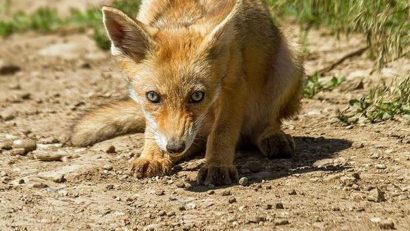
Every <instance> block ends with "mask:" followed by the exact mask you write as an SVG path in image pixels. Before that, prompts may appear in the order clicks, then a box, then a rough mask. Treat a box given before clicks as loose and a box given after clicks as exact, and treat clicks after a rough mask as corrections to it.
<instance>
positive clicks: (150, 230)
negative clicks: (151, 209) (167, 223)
mask: <svg viewBox="0 0 410 231" xmlns="http://www.w3.org/2000/svg"><path fill="white" fill-rule="evenodd" d="M156 230H161V225H160V224H150V225H147V226H145V227H144V231H156Z"/></svg>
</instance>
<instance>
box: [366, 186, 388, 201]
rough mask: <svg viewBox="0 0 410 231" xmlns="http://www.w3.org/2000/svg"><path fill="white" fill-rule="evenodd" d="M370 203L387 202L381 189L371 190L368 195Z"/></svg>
mask: <svg viewBox="0 0 410 231" xmlns="http://www.w3.org/2000/svg"><path fill="white" fill-rule="evenodd" d="M367 200H368V201H373V202H383V201H385V200H386V199H385V197H384V192H383V191H381V190H380V189H379V188H374V189H372V190H370V192H369V194H368V195H367Z"/></svg>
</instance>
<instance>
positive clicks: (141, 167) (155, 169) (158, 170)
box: [132, 158, 172, 178]
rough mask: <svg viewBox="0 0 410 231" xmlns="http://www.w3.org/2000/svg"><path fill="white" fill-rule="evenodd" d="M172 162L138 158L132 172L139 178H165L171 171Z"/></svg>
mask: <svg viewBox="0 0 410 231" xmlns="http://www.w3.org/2000/svg"><path fill="white" fill-rule="evenodd" d="M171 168H172V162H171V161H170V160H168V159H165V158H163V159H146V158H137V159H135V160H134V161H133V163H132V172H133V173H134V176H136V177H137V178H146V177H154V176H164V175H166V174H168V173H169V172H170V171H171Z"/></svg>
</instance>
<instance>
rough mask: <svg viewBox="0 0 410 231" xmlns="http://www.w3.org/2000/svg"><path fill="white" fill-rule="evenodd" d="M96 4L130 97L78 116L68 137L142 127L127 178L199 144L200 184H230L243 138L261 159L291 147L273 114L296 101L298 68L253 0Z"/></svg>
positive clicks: (155, 170) (285, 112)
mask: <svg viewBox="0 0 410 231" xmlns="http://www.w3.org/2000/svg"><path fill="white" fill-rule="evenodd" d="M102 12H103V20H104V25H105V28H106V31H107V34H108V37H109V39H110V40H111V45H112V47H111V51H112V54H113V56H114V57H115V58H116V59H117V60H118V62H119V66H120V68H121V69H122V70H123V71H124V73H125V74H126V76H127V79H128V84H129V94H130V98H131V99H130V100H128V101H120V102H117V103H114V104H111V105H107V106H105V107H102V108H99V109H96V110H94V111H91V112H89V113H88V114H86V115H85V116H83V117H82V118H81V119H80V120H79V121H78V123H77V124H76V125H75V126H74V128H73V132H72V137H71V141H72V143H73V145H76V146H88V145H92V144H94V143H96V142H99V141H102V140H105V139H109V138H112V137H114V136H118V135H121V134H126V133H130V132H142V131H145V144H144V148H143V152H142V154H141V155H140V156H139V157H138V158H136V159H135V160H133V164H132V169H133V171H134V173H135V174H136V176H137V177H140V178H141V177H152V176H157V175H164V174H167V173H169V172H170V169H171V168H172V165H173V163H175V162H177V161H180V160H181V159H182V158H184V157H187V156H189V155H191V154H193V153H201V152H202V153H205V159H206V163H205V165H204V166H203V167H202V168H201V169H200V171H199V173H198V176H197V180H198V183H200V184H205V185H207V184H214V185H225V184H231V183H235V182H237V180H238V173H237V170H236V167H235V165H234V154H235V149H236V148H237V147H238V146H239V145H241V144H243V143H251V144H254V145H255V146H256V147H258V149H259V150H260V152H262V153H263V154H264V155H266V156H267V157H272V158H276V157H289V156H290V155H291V154H292V152H293V151H294V143H293V140H292V138H291V137H290V136H289V135H287V134H285V133H284V132H283V131H282V130H281V120H282V119H285V118H289V117H290V116H292V115H294V114H295V113H296V112H297V111H298V109H299V105H300V96H301V86H302V82H303V76H304V71H303V67H302V65H301V62H300V61H299V59H298V58H297V57H296V55H294V54H293V53H292V51H291V49H290V48H289V46H288V44H287V41H286V39H285V37H284V36H283V35H282V33H281V31H280V30H279V29H278V28H277V27H276V26H275V25H274V23H273V22H272V19H271V15H270V12H269V10H268V8H267V7H266V6H265V5H264V3H263V2H262V1H261V0H143V1H142V3H141V5H140V10H139V13H138V16H137V18H136V19H133V18H130V17H128V16H127V15H126V14H124V13H123V12H121V11H120V10H117V9H114V8H111V7H103V8H102Z"/></svg>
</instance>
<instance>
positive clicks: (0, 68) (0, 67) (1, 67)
mask: <svg viewBox="0 0 410 231" xmlns="http://www.w3.org/2000/svg"><path fill="white" fill-rule="evenodd" d="M20 70H21V67H19V66H17V65H15V64H12V63H6V62H3V61H1V60H0V75H14V74H16V73H17V72H19V71H20Z"/></svg>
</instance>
